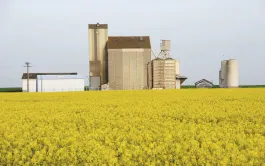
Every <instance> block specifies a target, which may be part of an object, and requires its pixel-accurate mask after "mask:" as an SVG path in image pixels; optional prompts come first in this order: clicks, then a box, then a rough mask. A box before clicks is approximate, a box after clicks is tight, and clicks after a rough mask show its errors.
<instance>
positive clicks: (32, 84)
mask: <svg viewBox="0 0 265 166" xmlns="http://www.w3.org/2000/svg"><path fill="white" fill-rule="evenodd" d="M22 92H27V79H22ZM29 92H36V79H29Z"/></svg>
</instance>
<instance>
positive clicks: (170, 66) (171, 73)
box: [164, 58, 176, 89]
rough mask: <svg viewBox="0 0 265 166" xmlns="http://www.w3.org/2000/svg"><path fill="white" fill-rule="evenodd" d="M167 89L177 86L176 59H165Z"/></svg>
mask: <svg viewBox="0 0 265 166" xmlns="http://www.w3.org/2000/svg"><path fill="white" fill-rule="evenodd" d="M164 72H165V74H164V75H165V89H175V88H176V60H174V59H171V58H169V59H165V69H164Z"/></svg>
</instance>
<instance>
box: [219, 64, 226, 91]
mask: <svg viewBox="0 0 265 166" xmlns="http://www.w3.org/2000/svg"><path fill="white" fill-rule="evenodd" d="M226 64H227V60H223V61H222V62H221V85H220V87H221V88H225V87H226V86H227V85H226V84H227V70H226V68H227V66H226Z"/></svg>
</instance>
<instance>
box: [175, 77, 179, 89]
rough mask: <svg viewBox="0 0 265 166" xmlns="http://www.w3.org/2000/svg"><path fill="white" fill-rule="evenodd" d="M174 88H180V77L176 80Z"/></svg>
mask: <svg viewBox="0 0 265 166" xmlns="http://www.w3.org/2000/svg"><path fill="white" fill-rule="evenodd" d="M176 89H180V79H177V80H176Z"/></svg>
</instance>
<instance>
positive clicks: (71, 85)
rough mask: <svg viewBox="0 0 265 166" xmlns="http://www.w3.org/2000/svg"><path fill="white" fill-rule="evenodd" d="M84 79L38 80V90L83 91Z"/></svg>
mask: <svg viewBox="0 0 265 166" xmlns="http://www.w3.org/2000/svg"><path fill="white" fill-rule="evenodd" d="M84 87H85V80H84V79H46V80H45V79H44V80H41V79H39V80H38V92H68V91H84Z"/></svg>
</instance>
